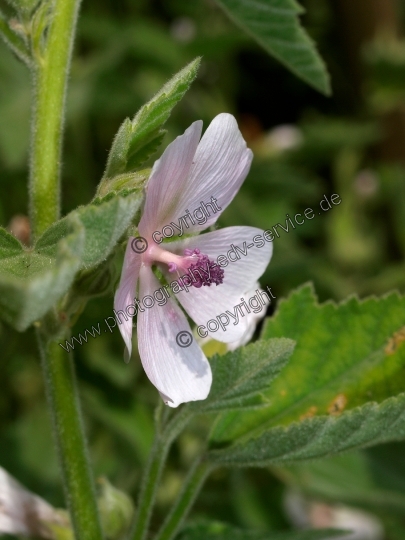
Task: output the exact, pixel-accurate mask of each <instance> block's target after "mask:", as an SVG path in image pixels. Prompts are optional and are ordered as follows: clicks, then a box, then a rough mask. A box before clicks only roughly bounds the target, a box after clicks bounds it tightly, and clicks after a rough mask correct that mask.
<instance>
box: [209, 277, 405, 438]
mask: <svg viewBox="0 0 405 540" xmlns="http://www.w3.org/2000/svg"><path fill="white" fill-rule="evenodd" d="M404 313H405V298H404V297H402V296H400V295H399V294H397V293H391V294H389V295H387V296H384V297H382V298H375V297H371V298H368V299H365V300H361V301H360V300H358V299H357V298H355V297H351V298H349V299H348V300H346V301H345V302H343V303H341V304H339V305H336V304H335V303H333V302H326V303H325V304H322V305H319V304H318V302H317V299H316V297H315V295H314V292H313V290H312V288H311V287H310V286H309V285H306V286H304V287H301V288H300V289H298V290H296V291H295V292H293V293H292V294H291V296H290V297H289V298H288V299H286V300H283V301H281V302H280V304H279V307H278V310H277V312H276V314H275V315H274V316H273V317H272V318H269V319H267V321H266V323H265V326H264V329H263V333H262V337H263V338H265V339H269V338H275V337H282V336H283V337H288V338H290V339H293V340H294V341H296V343H297V345H296V348H295V350H294V353H293V355H292V356H291V359H290V361H289V363H288V366H287V367H286V368H285V369H284V370H283V372H282V373H281V375H280V376H279V377H278V378H277V380H276V381H274V383H273V384H272V386H271V387H270V388H269V389H268V391H267V392H266V393H265V397H266V399H268V400H269V403H270V404H269V406H268V407H266V408H265V409H261V410H260V411H255V413H254V414H253V413H250V412H243V413H238V414H235V413H227V414H223V415H222V417H221V418H220V420H219V421H218V422H217V424H216V426H215V429H214V433H213V435H212V438H213V440H215V441H217V442H219V441H221V440H222V441H230V440H233V439H235V438H238V437H240V436H243V435H244V434H247V433H250V432H252V431H256V432H257V431H258V430H259V431H260V430H266V429H269V428H270V427H273V426H275V425H278V424H284V425H285V424H288V423H290V422H292V421H295V420H299V419H304V418H307V417H311V416H318V415H325V414H330V415H337V414H340V413H341V412H342V411H345V410H348V409H352V408H354V407H356V406H359V405H363V404H365V403H366V402H368V401H376V402H381V401H383V400H384V399H386V398H389V397H391V396H395V395H397V394H399V393H400V392H403V390H404V386H403V371H404V365H405V318H404Z"/></svg>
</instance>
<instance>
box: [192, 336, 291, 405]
mask: <svg viewBox="0 0 405 540" xmlns="http://www.w3.org/2000/svg"><path fill="white" fill-rule="evenodd" d="M294 345H295V344H294V342H293V341H292V340H291V339H283V338H281V339H271V340H261V341H257V342H256V343H252V344H251V345H248V346H247V347H240V348H239V349H237V350H236V351H234V352H229V353H227V354H226V355H224V356H218V355H215V356H214V357H213V358H211V359H210V363H211V367H212V372H213V384H212V388H211V391H210V394H209V396H208V398H207V399H206V400H204V401H198V402H194V403H191V404H190V405H189V407H190V408H191V409H192V410H196V411H198V412H214V411H222V410H227V409H241V408H249V407H257V406H263V404H266V403H267V400H266V399H264V397H263V393H264V392H265V391H266V390H267V389H268V388H269V385H270V383H271V382H272V381H273V379H275V378H276V377H277V376H278V375H279V373H280V371H281V370H282V369H283V367H284V366H285V365H286V364H287V362H288V359H289V357H290V356H291V354H292V352H293V350H294Z"/></svg>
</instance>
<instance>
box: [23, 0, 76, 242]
mask: <svg viewBox="0 0 405 540" xmlns="http://www.w3.org/2000/svg"><path fill="white" fill-rule="evenodd" d="M79 5H80V0H55V2H54V5H53V14H52V19H51V24H50V27H49V31H48V37H47V41H46V45H45V50H44V51H43V52H39V53H38V56H37V61H36V65H35V67H34V113H33V123H32V143H31V170H30V214H31V223H32V232H33V238H34V239H35V238H37V237H38V236H40V235H41V234H42V233H43V232H44V231H45V230H46V229H47V228H48V227H49V226H50V225H52V223H53V222H54V221H56V220H57V219H58V218H59V206H60V200H59V199H60V197H59V192H60V185H59V172H60V162H61V146H62V129H63V120H64V108H65V95H66V83H67V78H68V74H69V67H70V57H71V52H72V46H73V39H74V34H75V27H76V19H77V13H78V10H79Z"/></svg>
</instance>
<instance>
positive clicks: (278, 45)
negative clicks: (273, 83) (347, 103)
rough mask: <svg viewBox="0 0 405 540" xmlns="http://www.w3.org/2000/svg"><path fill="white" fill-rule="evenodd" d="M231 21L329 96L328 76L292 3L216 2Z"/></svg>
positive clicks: (272, 0)
mask: <svg viewBox="0 0 405 540" xmlns="http://www.w3.org/2000/svg"><path fill="white" fill-rule="evenodd" d="M217 2H218V4H219V5H220V6H221V7H222V8H223V9H224V10H225V12H226V13H227V14H228V15H229V17H230V18H231V19H233V20H234V21H235V23H236V24H238V25H239V26H240V27H241V28H243V29H244V30H245V31H246V32H248V33H249V34H250V35H251V36H252V37H253V38H254V39H255V40H256V41H257V42H258V43H259V44H260V45H261V46H262V47H263V48H264V49H265V50H266V51H267V52H268V53H269V54H271V55H272V56H274V57H275V58H277V60H279V61H280V62H282V63H283V64H284V65H285V66H286V67H287V68H288V69H290V70H291V71H292V72H293V73H295V75H297V76H298V77H300V78H301V79H303V80H304V81H305V82H307V83H308V84H309V85H311V86H313V87H314V88H316V89H317V90H319V91H320V92H322V93H324V94H327V95H329V94H330V82H329V75H328V72H327V70H326V67H325V65H324V63H323V61H322V59H321V57H320V56H319V54H318V52H317V50H316V47H315V45H314V43H313V42H312V40H311V39H310V38H309V36H308V34H307V33H306V31H305V30H304V29H303V28H302V26H301V24H300V21H299V18H298V15H300V14H301V13H302V12H303V9H302V7H301V6H300V5H299V4H298V3H297V2H296V1H295V0H217Z"/></svg>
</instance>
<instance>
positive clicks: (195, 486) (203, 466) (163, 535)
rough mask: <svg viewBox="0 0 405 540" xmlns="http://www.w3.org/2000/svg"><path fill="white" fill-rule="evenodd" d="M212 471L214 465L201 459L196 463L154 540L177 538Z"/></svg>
mask: <svg viewBox="0 0 405 540" xmlns="http://www.w3.org/2000/svg"><path fill="white" fill-rule="evenodd" d="M212 469H213V466H212V464H210V463H208V462H206V461H202V460H201V457H199V458H198V459H197V460H196V461H195V462H194V464H193V466H192V467H191V469H190V471H189V473H188V476H187V478H186V481H185V483H184V485H183V487H182V490H181V492H180V494H179V496H178V498H177V500H176V502H175V503H174V506H173V508H172V509H171V511H170V513H169V515H168V516H167V518H166V520H165V522H164V523H163V525H162V528H161V529H160V531H159V532H158V533H157V535H156V536H155V538H154V540H172V539H173V538H174V537H175V535H176V534H177V532H178V530H179V528H180V526H181V524H182V523H183V520H184V519H185V518H186V516H187V514H188V511H189V510H190V508H191V506H192V504H193V503H194V501H195V499H196V497H197V495H198V493H199V492H200V489H201V488H202V486H203V484H204V482H205V480H206V478H207V476H208V475H209V473H210V472H211V470H212Z"/></svg>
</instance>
